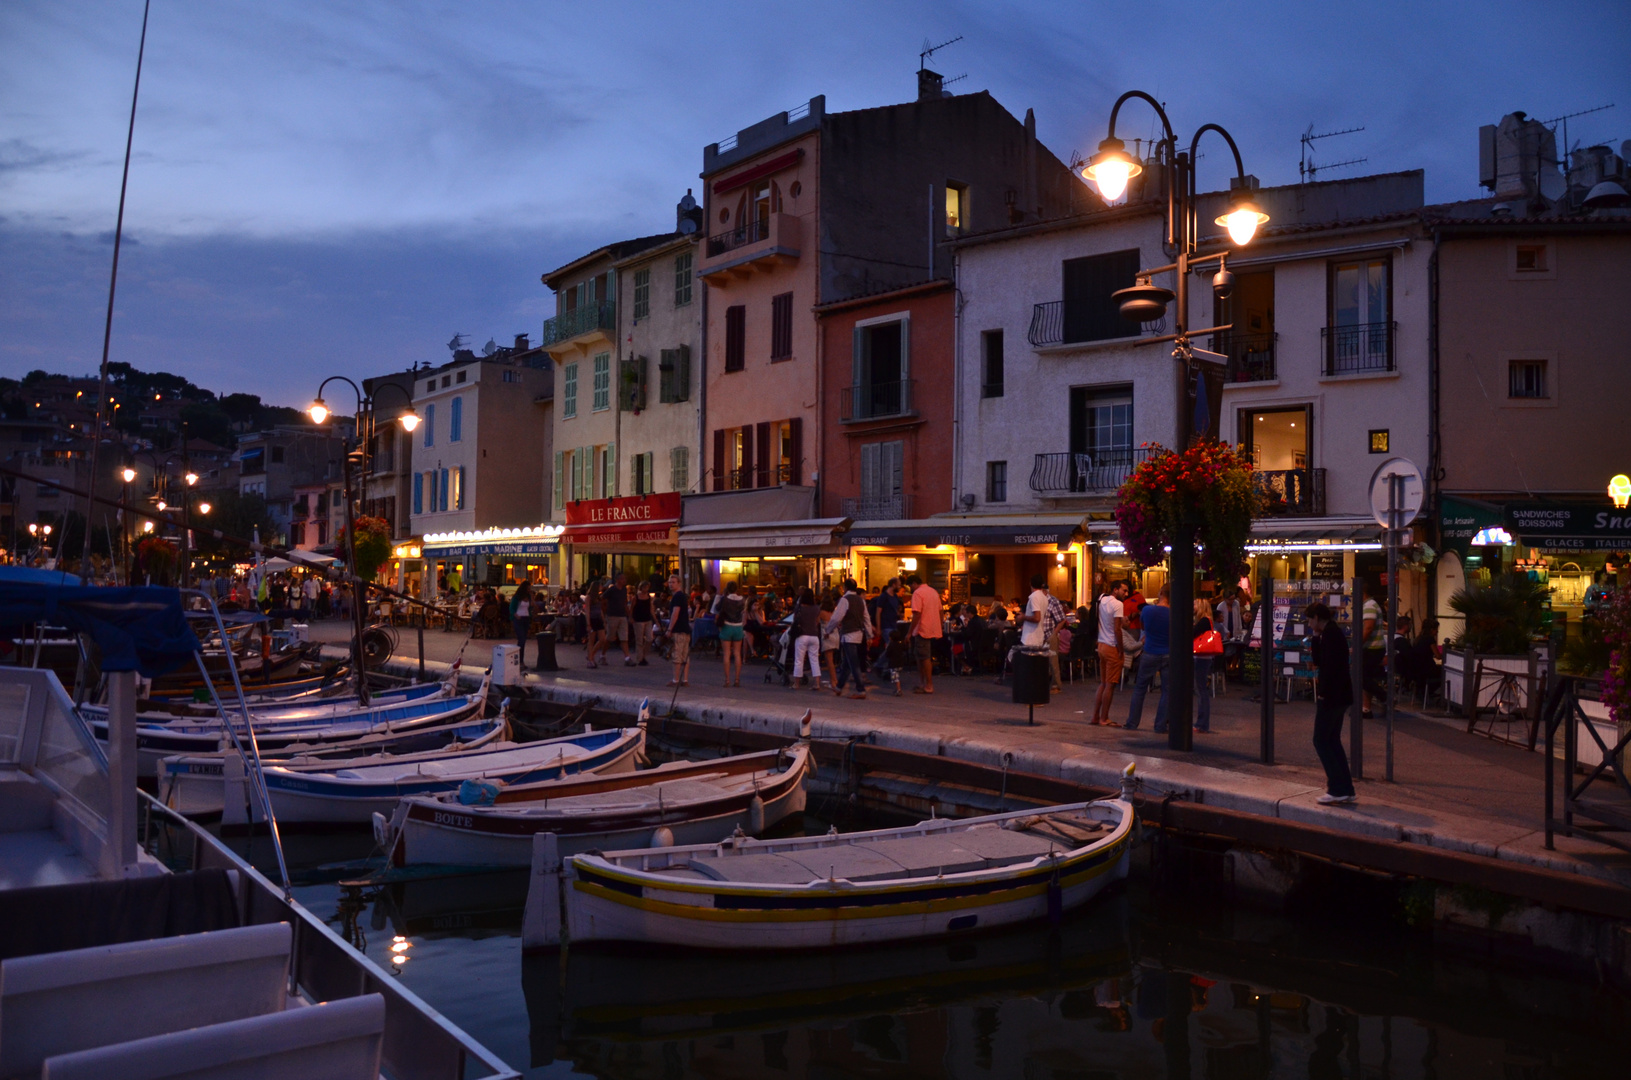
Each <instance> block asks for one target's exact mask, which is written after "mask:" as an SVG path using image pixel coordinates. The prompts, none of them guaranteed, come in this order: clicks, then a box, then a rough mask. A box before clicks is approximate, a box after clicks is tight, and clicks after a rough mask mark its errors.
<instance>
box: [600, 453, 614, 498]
mask: <svg viewBox="0 0 1631 1080" xmlns="http://www.w3.org/2000/svg"><path fill="white" fill-rule="evenodd" d="M605 454H606V457H605V461H604V462H603V463H602V464H601V466H600V487H601V490H600V497H601V498H602V499H613V498H616V497H617V444H616V443H607V444H606V450H605Z"/></svg>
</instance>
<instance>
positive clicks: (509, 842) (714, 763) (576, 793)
mask: <svg viewBox="0 0 1631 1080" xmlns="http://www.w3.org/2000/svg"><path fill="white" fill-rule="evenodd" d="M809 765H810V748H809V746H808V745H807V744H803V743H801V744H799V745H797V746H793V747H789V748H786V749H782V750H764V751H760V752H758V753H753V754H740V755H737V756H735V757H727V758H716V759H713V760H710V761H676V762H670V763H669V764H666V765H660V766H658V767H657V768H655V769H644V770H641V771H640V772H636V773H632V774H627V775H623V776H593V777H583V778H576V779H568V780H560V781H552V782H548V783H540V784H530V785H526V786H524V787H523V786H510V787H507V788H504V789H501V790H500V791H499V793H498V796H497V798H496V800H495V801H494V803H493V805H491V806H467V805H464V804H463V803H461V802H459V801H458V799H457V798H456V797H454V796H450V795H444V796H439V797H436V798H411V799H404V800H403V801H402V803H401V804H400V805H399V806H398V807H397V811H396V813H395V815H393V817H392V820H391V822H390V824H389V826H387V827H386V829H385V830H384V831H385V835H384V836H382V839H385V840H387V841H388V843H389V849H390V852H391V861H392V863H393V864H395V865H397V866H408V865H425V864H430V865H447V866H527V865H529V864H530V862H531V859H532V846H533V836H534V835H535V834H537V833H541V832H548V833H553V834H554V835H555V837H556V843H557V845H558V846H557V850H559V851H561V852H564V853H568V854H571V853H576V852H580V851H589V850H592V849H597V848H598V849H605V848H617V847H635V846H639V847H644V846H647V845H650V844H653V843H657V842H661V843H664V844H676V843H684V844H691V843H711V842H713V841H715V840H717V839H721V838H723V837H726V836H729V835H730V834H731V832H732V830H734V829H743V830H746V831H748V832H754V833H757V832H761V831H763V830H765V829H768V828H770V827H771V826H773V825H775V824H776V823H777V822H779V821H781V820H782V819H783V818H785V817H787V816H788V815H789V814H795V813H799V812H802V811H803V809H804V777H805V773H806V771H807V770H808V768H809Z"/></svg>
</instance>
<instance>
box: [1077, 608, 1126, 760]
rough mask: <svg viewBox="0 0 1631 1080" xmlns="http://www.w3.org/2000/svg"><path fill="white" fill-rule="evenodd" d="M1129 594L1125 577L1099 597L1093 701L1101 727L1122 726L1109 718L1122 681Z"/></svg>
mask: <svg viewBox="0 0 1631 1080" xmlns="http://www.w3.org/2000/svg"><path fill="white" fill-rule="evenodd" d="M1126 597H1127V583H1126V582H1125V581H1118V582H1116V583H1115V584H1114V585H1112V586H1111V587H1110V591H1109V592H1107V593H1105V594H1104V595H1103V596H1101V597H1099V696H1098V697H1097V698H1096V699H1095V700H1094V702H1093V722H1094V723H1095V724H1098V725H1099V726H1100V727H1120V726H1121V725H1120V724H1118V723H1116V722H1115V721H1114V720H1112V719H1110V702H1111V701H1112V700H1114V698H1115V696H1116V687H1117V686H1120V685H1121V613H1122V601H1123V600H1124V599H1126ZM1084 632H1085V629H1084Z"/></svg>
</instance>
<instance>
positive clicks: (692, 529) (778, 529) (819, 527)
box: [679, 517, 850, 556]
mask: <svg viewBox="0 0 1631 1080" xmlns="http://www.w3.org/2000/svg"><path fill="white" fill-rule="evenodd" d="M849 525H850V519H849V518H842V517H837V518H806V519H805V520H803V521H764V522H741V523H736V524H730V525H719V524H716V525H682V526H680V537H679V539H680V550H681V551H683V552H685V553H686V554H688V555H709V556H755V555H842V554H843V553H844V547H845V545H844V543H843V542H842V541H841V540H840V539H839V534H841V533H842V532H843V531H844V530H845V529H846V528H848V527H849Z"/></svg>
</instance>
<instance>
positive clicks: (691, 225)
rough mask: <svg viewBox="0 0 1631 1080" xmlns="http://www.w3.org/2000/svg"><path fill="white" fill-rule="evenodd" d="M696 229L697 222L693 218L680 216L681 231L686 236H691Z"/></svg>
mask: <svg viewBox="0 0 1631 1080" xmlns="http://www.w3.org/2000/svg"><path fill="white" fill-rule="evenodd" d="M696 231H697V223H696V222H695V221H694V220H692V219H691V218H688V217H682V218H680V232H681V233H683V234H684V235H686V236H690V235H691V234H692V233H694V232H696Z"/></svg>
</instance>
